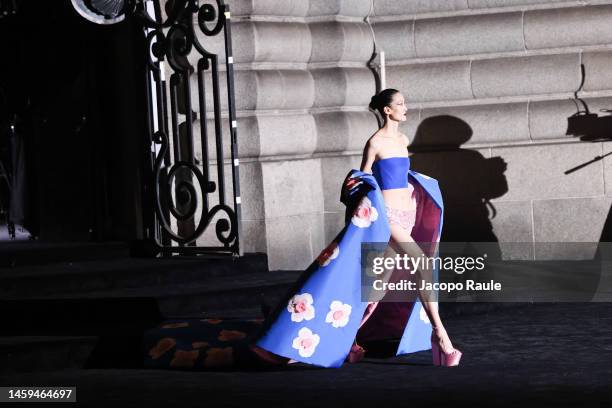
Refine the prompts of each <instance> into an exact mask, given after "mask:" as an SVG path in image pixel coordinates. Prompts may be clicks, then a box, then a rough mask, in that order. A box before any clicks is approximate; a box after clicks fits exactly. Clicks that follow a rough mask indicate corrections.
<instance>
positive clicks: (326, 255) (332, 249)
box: [317, 242, 340, 266]
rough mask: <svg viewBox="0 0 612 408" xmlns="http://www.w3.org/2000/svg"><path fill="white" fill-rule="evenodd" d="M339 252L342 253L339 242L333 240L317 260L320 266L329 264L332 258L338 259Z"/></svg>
mask: <svg viewBox="0 0 612 408" xmlns="http://www.w3.org/2000/svg"><path fill="white" fill-rule="evenodd" d="M339 254H340V247H339V246H338V243H337V242H332V243H331V244H329V246H328V247H327V248H325V249H324V250H323V252H321V254H320V255H319V256H318V257H317V262H319V265H320V266H327V265H329V263H330V262H331V261H332V259H336V258H337V257H338V255H339Z"/></svg>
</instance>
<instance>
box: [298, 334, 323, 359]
mask: <svg viewBox="0 0 612 408" xmlns="http://www.w3.org/2000/svg"><path fill="white" fill-rule="evenodd" d="M319 341H321V338H320V337H319V335H318V334H314V333H313V332H312V331H311V330H310V329H309V328H307V327H302V328H301V329H300V331H299V332H298V337H296V338H295V339H293V344H292V346H293V348H294V349H296V350H297V351H298V353H299V355H300V356H302V357H310V356H312V355H313V354H314V352H315V349H316V348H317V345H318V344H319Z"/></svg>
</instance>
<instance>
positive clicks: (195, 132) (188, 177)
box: [133, 0, 241, 255]
mask: <svg viewBox="0 0 612 408" xmlns="http://www.w3.org/2000/svg"><path fill="white" fill-rule="evenodd" d="M133 10H134V14H135V15H136V16H137V17H138V18H140V19H141V20H142V22H143V24H144V26H145V32H146V41H147V47H148V50H149V53H148V55H147V73H146V76H147V91H148V94H147V100H148V103H149V106H148V118H147V124H148V135H149V145H150V147H151V150H150V159H151V160H150V162H149V163H150V165H151V166H150V171H151V177H150V180H149V183H148V185H149V188H150V189H152V190H153V191H149V192H148V193H147V196H148V197H152V199H153V207H154V217H153V219H152V222H151V225H149V227H148V228H147V235H148V236H147V238H148V239H149V240H153V241H154V242H155V244H156V246H157V248H158V249H159V250H160V251H161V252H162V253H164V254H172V253H178V254H199V253H219V254H223V253H225V254H232V255H241V248H240V245H239V237H240V232H241V222H240V186H239V171H238V170H239V167H238V166H239V161H238V157H237V139H236V114H235V105H234V83H233V58H232V42H231V29H230V12H229V8H228V6H227V5H225V4H224V2H223V1H222V0H215V1H214V2H211V3H205V4H200V2H199V1H197V0H177V1H173V2H168V3H166V13H167V17H166V18H165V20H164V19H163V18H162V17H161V16H162V9H161V5H160V1H158V0H154V1H141V2H135V4H134V9H133ZM215 36H223V37H222V41H223V43H224V46H223V50H224V54H225V55H224V56H223V55H220V54H221V53H213V52H209V51H208V50H207V48H206V45H207V43H206V42H205V41H207V40H210V41H211V42H212V41H213V39H214V40H216V41H217V44H219V43H220V40H219V39H220V37H216V38H215ZM222 64H223V65H222ZM222 68H225V78H223V76H222ZM167 77H168V79H167ZM222 79H225V88H226V92H224V93H223V94H222V91H221V88H222ZM192 98H193V99H192ZM222 102H225V111H226V112H227V113H226V114H222ZM211 105H212V106H211ZM211 107H212V109H211ZM209 120H210V121H211V122H212V123H211V124H210V125H209V124H208V123H207V122H208V121H209ZM224 125H225V126H224ZM198 128H199V129H198ZM224 128H225V129H224ZM224 130H225V132H226V135H224ZM209 143H210V144H212V145H213V146H209ZM224 150H225V152H224ZM228 156H229V157H228ZM226 165H227V167H229V169H230V170H229V173H230V175H229V177H228V178H230V179H231V190H230V189H229V187H230V186H229V185H226V182H229V180H226V177H227V176H226V170H227V169H226ZM228 190H229V191H228ZM228 196H229V198H228ZM213 224H214V235H213V234H212V231H211V230H212V228H213ZM202 241H205V242H204V243H202ZM211 241H214V242H211Z"/></svg>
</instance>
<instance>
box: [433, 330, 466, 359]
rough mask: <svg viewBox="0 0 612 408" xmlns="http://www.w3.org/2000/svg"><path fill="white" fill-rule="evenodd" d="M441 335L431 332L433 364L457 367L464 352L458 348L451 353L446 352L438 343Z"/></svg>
mask: <svg viewBox="0 0 612 408" xmlns="http://www.w3.org/2000/svg"><path fill="white" fill-rule="evenodd" d="M434 330H435V329H434ZM438 340H439V337H438V336H437V335H436V334H435V332H434V333H432V334H431V354H432V357H433V365H435V366H439V367H455V366H458V365H459V361H460V360H461V356H462V355H463V353H462V352H461V351H459V350H457V349H453V351H451V352H449V353H445V352H444V351H442V348H440V344H439V343H438Z"/></svg>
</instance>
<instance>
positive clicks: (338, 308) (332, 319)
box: [325, 300, 352, 328]
mask: <svg viewBox="0 0 612 408" xmlns="http://www.w3.org/2000/svg"><path fill="white" fill-rule="evenodd" d="M351 310H352V307H351V305H349V304H346V303H342V302H340V301H339V300H334V301H333V302H331V304H330V305H329V312H327V316H326V317H325V323H331V325H332V326H334V327H336V328H338V327H344V326H346V324H347V323H348V321H349V317H350V315H351Z"/></svg>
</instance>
